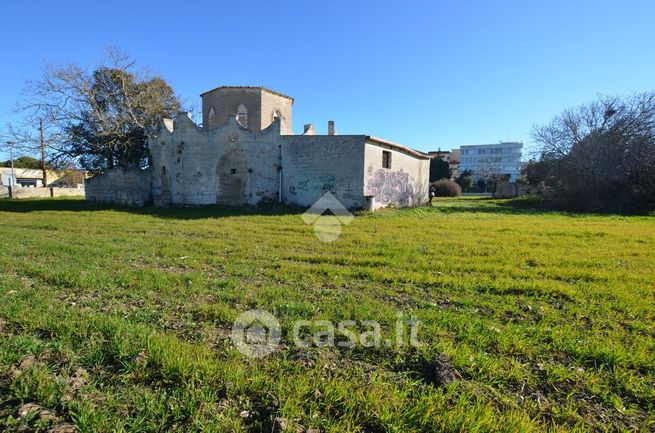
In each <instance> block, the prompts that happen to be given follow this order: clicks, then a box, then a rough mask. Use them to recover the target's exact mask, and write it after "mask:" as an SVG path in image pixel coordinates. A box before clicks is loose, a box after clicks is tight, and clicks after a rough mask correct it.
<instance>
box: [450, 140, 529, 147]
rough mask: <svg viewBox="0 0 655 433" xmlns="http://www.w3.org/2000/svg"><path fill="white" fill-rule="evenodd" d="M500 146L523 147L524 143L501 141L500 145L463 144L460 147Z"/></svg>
mask: <svg viewBox="0 0 655 433" xmlns="http://www.w3.org/2000/svg"><path fill="white" fill-rule="evenodd" d="M498 146H508V147H523V143H521V142H520V141H501V142H499V143H489V144H463V145H461V146H460V147H498Z"/></svg>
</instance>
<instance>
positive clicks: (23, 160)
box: [0, 156, 41, 170]
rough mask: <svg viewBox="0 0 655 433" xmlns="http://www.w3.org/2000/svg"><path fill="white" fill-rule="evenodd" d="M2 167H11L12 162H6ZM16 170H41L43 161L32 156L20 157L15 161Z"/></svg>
mask: <svg viewBox="0 0 655 433" xmlns="http://www.w3.org/2000/svg"><path fill="white" fill-rule="evenodd" d="M0 165H1V166H2V167H11V160H7V161H4V162H2V163H1V164H0ZM14 167H15V168H31V169H39V170H40V169H41V161H40V160H38V159H36V158H32V157H31V156H20V157H18V158H16V159H14Z"/></svg>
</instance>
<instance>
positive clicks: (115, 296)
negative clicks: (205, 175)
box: [0, 197, 655, 432]
mask: <svg viewBox="0 0 655 433" xmlns="http://www.w3.org/2000/svg"><path fill="white" fill-rule="evenodd" d="M301 212H302V210H301V209H289V208H283V207H272V208H265V209H257V208H246V209H238V208H218V207H209V208H187V209H153V208H145V209H120V208H116V209H112V208H106V207H101V206H97V205H91V204H87V203H84V202H81V201H77V200H44V201H22V202H17V201H0V233H2V236H3V248H2V249H1V250H0V273H1V275H2V278H1V279H0V319H1V320H0V371H1V372H2V379H1V381H0V398H1V399H2V401H0V430H1V429H5V430H8V431H19V430H20V429H22V428H26V427H29V428H32V429H36V430H38V429H42V430H44V431H45V430H47V429H48V428H50V427H52V426H55V425H62V424H64V423H67V424H73V425H76V426H77V428H78V429H80V430H82V431H120V430H123V431H137V430H138V431H170V430H177V431H251V432H257V431H271V430H272V429H273V428H274V424H275V419H276V418H283V419H284V420H286V421H287V422H288V423H289V424H293V425H297V426H302V427H303V428H304V429H305V430H308V429H310V428H314V429H318V431H348V432H355V431H366V432H371V431H373V432H378V431H380V432H382V431H391V432H412V431H417V432H418V431H452V432H459V431H490V430H494V431H508V432H509V431H512V432H513V431H534V432H538V431H545V430H550V431H604V430H610V431H612V430H614V431H622V430H634V429H640V430H641V431H648V430H649V429H652V428H654V425H655V424H654V423H655V416H654V413H655V408H654V405H655V342H654V339H655V326H654V324H655V320H654V319H655V317H654V316H655V308H654V307H655V295H654V293H655V289H654V287H655V269H654V268H655V266H653V264H654V263H655V219H653V217H623V216H612V215H604V216H602V215H582V214H559V213H552V212H547V211H544V210H541V209H540V208H539V207H538V203H535V202H534V201H530V200H522V201H518V202H517V201H506V200H505V201H503V200H490V199H480V198H468V197H467V198H463V199H444V200H438V201H436V202H435V203H434V205H433V207H431V208H428V207H423V208H417V209H404V210H393V209H389V210H384V211H381V212H377V213H372V214H362V215H359V216H358V217H357V218H356V219H355V220H354V221H353V222H352V223H351V224H350V225H348V226H345V227H343V231H342V235H341V238H340V239H339V240H338V241H336V242H334V243H322V242H320V241H319V240H318V239H317V238H316V237H315V236H314V233H313V229H312V227H311V226H307V225H305V224H304V223H303V221H302V219H301V218H300V213H301ZM252 308H261V309H265V310H268V311H270V312H271V313H273V314H274V315H275V316H276V317H277V318H278V319H279V321H280V322H281V325H282V328H283V341H282V345H281V347H280V348H279V350H278V351H276V352H275V353H274V354H273V355H270V356H269V357H267V358H264V359H261V360H252V359H247V358H244V357H243V356H242V355H241V354H240V353H239V352H237V351H236V350H235V348H234V347H233V346H232V344H231V342H230V340H229V333H230V327H231V324H232V321H233V320H234V319H235V318H236V317H237V315H238V314H239V313H241V312H243V311H246V310H248V309H252ZM398 313H402V314H403V317H409V316H411V315H413V316H416V317H417V318H418V319H419V320H420V321H421V322H422V326H421V328H420V330H419V340H420V341H421V342H422V343H423V344H422V346H421V347H419V348H409V347H402V348H396V347H393V346H391V347H386V346H384V345H383V346H382V347H378V348H362V347H355V348H353V349H339V348H312V349H309V350H305V349H300V348H297V347H294V346H293V345H292V344H291V342H290V341H289V336H290V332H291V328H292V326H293V323H294V322H295V321H296V320H299V319H306V320H318V319H324V320H331V321H339V320H345V319H352V320H358V321H362V320H377V321H379V322H380V323H381V324H382V325H383V326H384V327H385V329H393V326H394V323H395V321H396V320H397V318H398ZM30 355H33V356H34V359H33V360H31V358H30V357H29V356H30ZM439 356H442V357H446V358H447V359H448V360H450V362H451V363H452V365H453V367H454V368H455V369H456V370H457V371H458V372H459V374H460V376H461V379H459V380H456V381H454V382H452V383H450V384H448V385H438V384H435V383H433V382H431V381H430V380H428V378H427V377H425V374H424V373H425V369H428V370H429V368H431V366H433V365H434V361H435V360H436V359H437V357H439ZM26 359H27V361H26ZM26 403H36V404H38V405H39V406H41V408H42V410H47V411H49V413H50V418H48V417H47V416H44V415H43V414H42V413H40V412H34V413H32V414H30V415H27V416H22V417H21V416H20V414H19V408H20V407H22V406H23V405H24V404H26ZM290 428H291V427H290ZM291 431H294V430H291Z"/></svg>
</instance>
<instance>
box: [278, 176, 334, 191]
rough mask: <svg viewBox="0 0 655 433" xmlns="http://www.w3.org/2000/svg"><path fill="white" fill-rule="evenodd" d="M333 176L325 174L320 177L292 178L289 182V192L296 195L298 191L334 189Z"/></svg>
mask: <svg viewBox="0 0 655 433" xmlns="http://www.w3.org/2000/svg"><path fill="white" fill-rule="evenodd" d="M335 182H336V181H335V178H334V176H326V177H322V178H306V177H305V178H293V179H292V180H291V181H290V183H289V193H290V194H291V195H296V194H297V193H299V192H316V191H322V192H325V191H331V192H334V191H335V190H336V185H335Z"/></svg>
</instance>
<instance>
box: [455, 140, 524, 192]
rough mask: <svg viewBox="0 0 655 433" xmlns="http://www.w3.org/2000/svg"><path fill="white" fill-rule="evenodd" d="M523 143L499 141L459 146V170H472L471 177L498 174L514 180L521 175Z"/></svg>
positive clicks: (461, 171)
mask: <svg viewBox="0 0 655 433" xmlns="http://www.w3.org/2000/svg"><path fill="white" fill-rule="evenodd" d="M522 149H523V143H518V142H501V143H498V144H476V145H465V146H461V147H460V158H459V171H460V173H463V172H464V171H465V170H470V171H471V172H473V179H474V180H477V179H479V178H481V177H487V176H489V175H492V174H500V175H505V176H507V177H509V180H510V181H512V182H514V181H516V180H517V179H518V178H519V176H520V175H521V150H522Z"/></svg>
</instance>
